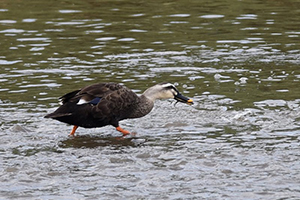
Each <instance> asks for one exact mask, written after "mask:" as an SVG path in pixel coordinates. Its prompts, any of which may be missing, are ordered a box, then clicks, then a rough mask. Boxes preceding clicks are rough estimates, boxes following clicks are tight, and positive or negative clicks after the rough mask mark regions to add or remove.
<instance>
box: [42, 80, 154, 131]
mask: <svg viewBox="0 0 300 200" xmlns="http://www.w3.org/2000/svg"><path fill="white" fill-rule="evenodd" d="M60 99H61V101H62V105H61V106H60V107H59V108H58V109H57V110H56V111H55V112H53V113H51V114H48V115H46V116H45V117H46V118H53V119H56V120H58V121H61V122H65V123H68V124H71V125H76V126H80V127H84V128H95V127H102V126H106V125H113V126H115V127H118V126H119V121H121V120H123V119H127V118H137V117H142V116H144V115H146V114H148V113H149V112H150V111H151V109H152V108H153V105H152V106H150V107H148V106H147V108H148V109H146V110H144V111H146V112H139V111H140V110H141V109H142V108H141V106H142V105H144V103H146V102H145V100H144V101H143V98H140V97H138V96H137V95H136V94H135V93H134V92H132V91H131V90H130V89H128V88H127V87H125V86H122V85H119V84H116V83H98V84H94V85H90V86H87V87H85V88H83V89H81V90H77V91H73V92H70V93H68V94H66V95H64V96H62V97H61V98H60ZM80 101H81V102H84V103H81V104H79V103H80ZM141 101H142V102H141ZM142 107H145V106H142Z"/></svg>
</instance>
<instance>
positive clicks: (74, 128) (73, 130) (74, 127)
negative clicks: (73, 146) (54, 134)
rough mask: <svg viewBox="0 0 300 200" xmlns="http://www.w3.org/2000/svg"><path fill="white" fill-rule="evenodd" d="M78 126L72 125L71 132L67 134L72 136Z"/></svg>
mask: <svg viewBox="0 0 300 200" xmlns="http://www.w3.org/2000/svg"><path fill="white" fill-rule="evenodd" d="M77 128H78V126H73V129H72V131H71V133H70V134H69V136H74V134H75V131H76V130H77Z"/></svg>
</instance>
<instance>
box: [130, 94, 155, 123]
mask: <svg viewBox="0 0 300 200" xmlns="http://www.w3.org/2000/svg"><path fill="white" fill-rule="evenodd" d="M139 99H140V101H139V103H138V104H137V105H136V107H135V108H134V110H133V112H132V114H131V116H130V118H139V117H143V116H145V115H147V114H148V113H149V112H150V111H151V110H152V108H153V106H154V101H153V100H151V99H149V98H147V97H146V96H145V94H142V95H141V96H140V97H139Z"/></svg>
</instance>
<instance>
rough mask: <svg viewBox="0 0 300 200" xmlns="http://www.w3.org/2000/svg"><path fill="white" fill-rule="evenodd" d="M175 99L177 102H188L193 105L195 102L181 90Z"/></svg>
mask: <svg viewBox="0 0 300 200" xmlns="http://www.w3.org/2000/svg"><path fill="white" fill-rule="evenodd" d="M174 99H175V100H176V101H177V102H181V103H186V104H188V105H192V104H194V102H193V99H190V98H188V97H185V96H183V95H182V94H180V93H179V92H178V93H177V94H176V95H175V96H174Z"/></svg>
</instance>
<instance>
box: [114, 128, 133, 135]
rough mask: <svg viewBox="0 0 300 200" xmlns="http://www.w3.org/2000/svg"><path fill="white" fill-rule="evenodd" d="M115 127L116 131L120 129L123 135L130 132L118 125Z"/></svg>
mask: <svg viewBox="0 0 300 200" xmlns="http://www.w3.org/2000/svg"><path fill="white" fill-rule="evenodd" d="M116 129H117V131H120V132H121V133H122V134H123V136H126V135H129V134H130V132H129V131H127V130H125V129H122V128H121V127H120V126H118V127H117V128H116Z"/></svg>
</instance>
